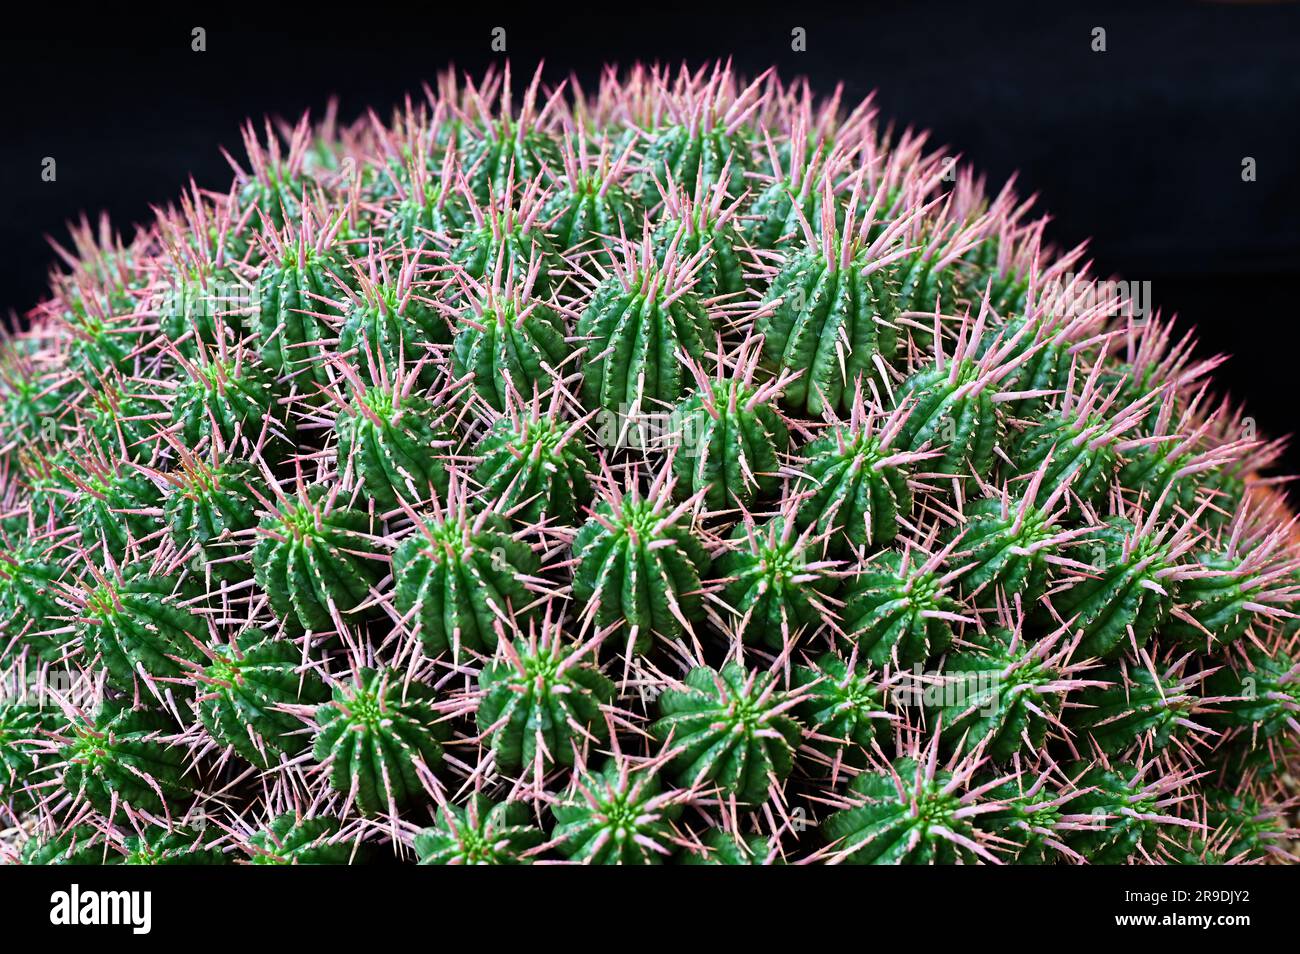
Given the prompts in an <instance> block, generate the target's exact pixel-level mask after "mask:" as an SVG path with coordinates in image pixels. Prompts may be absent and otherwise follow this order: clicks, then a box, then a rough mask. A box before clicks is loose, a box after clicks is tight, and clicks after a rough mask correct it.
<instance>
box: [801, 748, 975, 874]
mask: <svg viewBox="0 0 1300 954" xmlns="http://www.w3.org/2000/svg"><path fill="white" fill-rule="evenodd" d="M895 776H897V779H898V782H900V783H901V784H902V791H900V790H899V787H898V785H897V784H896V782H895ZM951 781H952V775H951V773H949V772H946V771H937V772H934V773H933V775H929V774H927V773H926V772H925V771H924V770H923V769H922V767H921V766H920V765H918V763H917V762H916V760H914V759H911V758H900V759H899V760H898V761H896V762H895V763H894V765H893V774H891V773H890V772H888V771H883V770H875V771H868V772H864V773H862V774H861V775H859V776H858V777H857V778H856V779H854V780H853V782H852V783H851V784H850V785H849V791H848V797H849V799H851V800H852V801H853V802H854V805H853V807H850V808H844V809H842V810H840V811H837V812H834V813H832V814H831V815H830V816H829V817H828V818H827V819H826V821H824V822H823V823H822V826H821V833H822V837H823V838H824V839H825V840H826V841H827V843H828V845H829V846H830V850H831V851H832V852H833V854H834V855H835V856H836V857H842V858H843V859H844V861H845V862H847V863H848V864H854V865H887V864H907V865H924V864H956V863H958V862H963V863H966V864H970V863H973V862H976V861H978V860H979V856H978V855H977V854H976V853H975V852H974V851H971V850H970V849H969V848H967V847H965V845H964V844H962V843H959V842H957V841H953V840H950V839H949V838H947V837H946V836H945V835H944V834H942V833H941V831H940V830H942V831H946V832H953V833H955V834H956V835H958V836H960V837H961V838H962V839H963V841H965V842H966V843H973V842H975V841H976V838H977V835H976V830H975V825H976V820H977V819H978V816H974V817H973V818H972V817H970V816H966V817H963V816H961V815H958V814H957V813H958V812H960V811H961V810H962V808H963V807H964V805H963V803H962V800H961V792H960V791H945V789H947V788H948V787H949V783H950V782H951Z"/></svg>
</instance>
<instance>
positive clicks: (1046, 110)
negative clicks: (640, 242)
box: [0, 0, 1300, 472]
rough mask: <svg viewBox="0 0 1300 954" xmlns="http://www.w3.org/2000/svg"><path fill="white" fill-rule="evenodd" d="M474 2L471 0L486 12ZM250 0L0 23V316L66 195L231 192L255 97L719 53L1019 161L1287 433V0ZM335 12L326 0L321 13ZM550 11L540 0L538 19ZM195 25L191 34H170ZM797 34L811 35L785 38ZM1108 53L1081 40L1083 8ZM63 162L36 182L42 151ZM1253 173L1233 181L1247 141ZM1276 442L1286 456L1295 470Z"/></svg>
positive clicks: (21, 303)
mask: <svg viewBox="0 0 1300 954" xmlns="http://www.w3.org/2000/svg"><path fill="white" fill-rule="evenodd" d="M481 6H482V7H483V8H484V9H487V8H488V5H487V4H482V5H481ZM491 8H492V10H494V11H495V12H491V13H486V14H484V15H481V16H473V15H469V14H465V13H455V14H453V13H449V12H447V11H446V10H444V9H442V8H441V6H440V5H439V6H436V7H435V6H433V5H430V6H428V7H422V8H417V7H415V6H408V7H404V8H397V9H395V10H392V11H389V10H385V9H384V8H383V7H382V6H381V5H379V4H376V3H364V4H360V5H357V4H348V5H347V6H346V8H344V7H343V6H342V5H339V6H338V7H337V8H336V7H335V6H334V5H330V6H329V7H326V6H323V5H322V6H321V7H320V8H318V9H312V8H309V7H307V6H302V5H300V6H298V8H297V11H296V12H295V13H293V14H292V15H288V14H286V15H284V16H281V15H279V14H275V13H271V12H268V11H267V10H264V9H262V8H261V7H259V6H257V5H247V4H241V5H238V7H233V6H231V7H227V8H226V11H225V12H220V13H219V12H215V11H214V12H210V13H209V12H201V11H200V10H199V9H198V8H195V9H194V11H193V12H184V13H181V14H178V13H176V12H170V13H167V14H163V15H146V14H139V13H132V14H125V15H123V16H122V17H119V18H114V19H103V20H99V19H87V18H86V17H85V16H84V15H82V14H79V13H75V12H72V11H66V10H65V8H63V7H61V6H60V7H54V6H50V7H49V8H48V9H46V10H41V11H37V12H38V13H40V16H39V18H33V20H32V22H31V23H29V24H27V25H22V24H13V25H9V26H7V28H6V35H5V36H4V38H3V39H0V89H3V90H4V93H3V95H4V98H5V111H6V116H5V121H4V123H3V126H2V127H0V128H2V129H3V132H2V133H0V139H3V145H2V146H0V149H2V156H0V249H3V254H0V315H2V314H6V313H9V312H10V311H12V312H15V313H18V314H22V313H23V312H25V311H26V310H27V309H28V308H30V307H31V306H32V305H33V304H35V302H36V301H37V300H38V299H39V297H40V296H41V294H42V289H43V287H44V284H45V275H46V273H47V271H48V269H49V267H50V265H51V263H52V261H53V257H52V254H51V252H50V250H49V248H48V246H47V245H46V244H45V240H44V238H43V236H44V235H45V234H50V235H54V236H55V237H59V236H60V235H61V234H62V233H63V232H64V223H65V222H67V221H68V220H69V219H71V218H73V217H75V216H77V215H79V214H80V213H81V212H82V211H83V210H84V211H86V212H89V213H91V214H97V213H98V212H99V211H100V210H101V209H103V210H107V211H108V212H109V213H110V214H111V215H112V217H113V220H114V221H115V222H116V223H117V224H118V225H119V226H120V227H122V228H124V229H126V228H129V227H130V226H131V225H132V224H133V223H136V222H140V221H146V220H148V219H149V218H150V211H149V206H150V205H151V204H161V203H166V202H168V201H170V200H172V199H173V198H174V197H175V196H176V195H177V194H178V192H179V190H180V189H181V188H182V187H183V186H184V184H185V183H186V182H187V181H188V178H189V176H190V175H191V174H192V175H194V177H195V178H196V179H197V180H198V182H199V183H200V184H201V185H204V186H210V187H217V188H222V189H224V188H226V186H227V185H228V183H229V170H228V167H227V166H226V164H225V161H224V160H223V159H222V157H221V155H220V152H219V147H220V146H223V145H224V146H226V147H227V148H229V149H231V151H232V152H237V150H238V146H239V125H240V123H241V122H242V121H243V120H244V119H245V118H247V117H260V116H261V115H262V114H264V113H268V112H269V113H274V114H281V115H286V116H291V117H296V116H297V115H298V114H300V113H301V112H302V111H303V110H304V109H308V108H310V109H312V110H313V111H317V112H319V111H320V110H321V109H322V108H323V107H324V105H325V103H326V101H327V99H328V98H329V96H330V95H331V94H334V95H337V96H338V97H339V100H340V106H341V115H342V117H343V118H344V119H350V118H352V117H355V116H356V115H357V114H358V113H360V112H361V111H362V110H363V109H364V108H365V107H366V106H367V105H373V106H374V107H376V109H378V110H379V111H380V113H381V115H383V114H386V112H387V110H388V109H389V108H390V107H391V106H392V105H393V104H394V103H395V102H397V101H399V100H400V98H401V97H402V95H403V94H404V93H405V92H406V91H408V90H418V87H419V83H420V82H421V81H423V80H426V79H431V78H432V77H433V75H434V74H435V73H436V72H437V71H438V70H440V69H442V68H443V67H444V66H446V65H447V64H448V63H451V62H454V63H455V64H456V65H457V66H459V67H462V68H465V69H469V70H475V71H477V70H480V69H481V68H482V67H483V66H484V65H486V64H487V63H488V62H490V61H492V60H493V59H496V58H497V55H496V54H493V53H492V52H491V50H490V48H489V42H490V33H491V29H492V27H494V26H503V27H505V28H506V30H507V32H508V41H509V55H510V58H511V62H512V64H513V67H514V69H515V71H516V79H520V78H521V75H526V74H530V73H531V72H532V69H533V68H534V66H535V65H536V63H537V61H538V60H539V59H544V60H545V61H546V64H547V70H548V75H549V77H550V78H551V79H559V78H561V77H562V76H564V75H566V74H567V73H568V72H569V71H570V70H572V71H574V72H575V73H576V74H577V75H578V76H579V78H581V79H583V80H587V81H590V80H592V79H593V78H594V77H595V75H596V74H597V72H598V71H599V69H600V67H601V66H602V65H603V64H605V63H607V62H622V63H627V62H630V61H632V60H635V59H644V60H660V61H664V62H669V63H677V62H679V61H680V60H682V59H687V60H689V61H690V62H692V63H695V64H698V63H700V62H703V61H705V60H706V59H710V58H713V57H720V56H721V57H726V56H729V57H732V58H733V59H734V61H735V63H736V65H737V67H738V68H739V69H740V70H741V71H743V72H747V73H750V74H753V73H757V72H759V71H760V70H762V69H763V68H765V67H767V66H769V65H773V64H774V65H776V66H778V67H779V68H780V69H781V70H782V71H783V72H784V73H785V74H786V75H795V74H804V75H807V76H808V77H809V78H810V79H811V80H812V81H813V83H814V84H815V86H816V87H818V88H820V89H823V90H825V91H827V92H829V91H830V90H831V89H833V87H834V85H835V84H836V83H837V82H839V81H844V82H845V84H846V99H848V100H850V101H851V100H855V99H857V98H858V97H861V96H863V95H865V94H866V93H867V92H869V91H870V90H872V89H876V90H878V91H879V92H878V103H879V105H880V107H881V109H882V112H883V114H884V115H885V116H886V117H892V118H894V119H896V120H897V121H898V122H900V123H903V124H912V125H916V126H919V127H923V128H929V129H932V130H933V131H934V134H935V135H934V139H933V142H935V143H936V144H940V143H947V144H950V145H951V146H952V148H953V150H954V151H955V152H960V153H962V154H963V155H964V156H965V157H966V158H967V159H969V160H970V161H972V162H973V163H974V164H975V165H976V167H977V168H980V169H982V170H984V171H986V172H987V173H988V176H989V181H990V186H991V187H992V188H997V187H998V186H1000V185H1001V184H1002V182H1003V181H1004V180H1005V179H1006V177H1007V176H1009V175H1010V174H1012V173H1013V172H1016V171H1019V183H1020V188H1021V191H1022V192H1024V193H1031V192H1036V193H1038V194H1039V196H1040V200H1039V205H1038V207H1039V208H1040V209H1041V210H1043V211H1048V212H1050V213H1051V214H1052V215H1053V216H1054V222H1053V225H1052V226H1051V228H1050V230H1049V235H1050V237H1051V238H1052V239H1054V240H1055V241H1056V242H1057V243H1058V244H1061V245H1067V246H1068V245H1074V244H1076V243H1078V242H1080V241H1083V240H1085V239H1091V240H1092V241H1091V245H1090V249H1091V254H1092V256H1093V258H1094V260H1095V262H1096V264H1097V268H1098V270H1099V271H1100V272H1101V273H1102V274H1116V275H1121V276H1123V277H1125V278H1129V279H1133V280H1138V281H1150V282H1151V283H1152V286H1151V290H1152V299H1153V301H1154V303H1155V304H1156V305H1157V306H1160V307H1162V308H1163V309H1164V310H1165V311H1166V312H1168V311H1174V312H1177V313H1178V314H1179V315H1181V317H1182V318H1183V320H1184V321H1185V322H1188V323H1191V324H1194V325H1196V326H1197V328H1198V329H1199V334H1200V338H1201V342H1202V351H1203V353H1205V354H1212V353H1217V352H1220V351H1228V352H1231V353H1232V354H1233V355H1234V357H1233V359H1232V360H1231V361H1230V362H1228V364H1227V365H1226V367H1224V368H1223V369H1221V370H1220V371H1219V373H1218V375H1217V380H1218V382H1220V384H1221V386H1222V388H1223V389H1224V390H1226V391H1228V392H1230V393H1232V394H1233V395H1236V396H1243V395H1249V397H1250V407H1251V412H1252V414H1253V415H1254V416H1255V417H1256V419H1257V420H1258V422H1259V424H1260V426H1261V427H1262V428H1263V430H1264V431H1265V432H1268V433H1272V434H1283V433H1289V432H1291V431H1292V430H1293V429H1295V427H1296V425H1295V420H1294V419H1295V414H1294V408H1295V406H1296V405H1295V399H1294V397H1293V382H1295V381H1296V380H1297V378H1300V372H1298V371H1297V369H1296V367H1295V360H1296V359H1295V351H1294V348H1293V345H1292V338H1293V337H1294V336H1293V334H1292V324H1293V320H1294V317H1295V315H1296V306H1295V302H1296V296H1297V293H1298V291H1300V288H1298V287H1297V279H1300V222H1298V221H1297V217H1298V214H1300V6H1296V5H1294V4H1290V3H1138V2H1127V3H1122V4H1110V3H1086V4H1068V5H1067V4H1064V3H1061V2H1059V0H1042V2H1039V3H1036V4H1020V3H996V2H992V3H978V2H967V3H922V2H913V3H906V2H896V3H869V2H862V0H856V2H854V3H853V4H852V8H851V9H844V10H839V11H836V10H834V8H830V9H818V8H816V7H815V6H812V5H809V4H794V3H786V4H783V5H781V6H779V7H772V8H770V9H767V10H764V9H763V8H761V7H759V6H756V5H752V4H746V5H744V6H743V7H740V6H738V7H737V8H736V9H734V10H731V11H727V10H723V9H717V8H705V7H703V6H697V5H679V4H654V3H644V2H642V3H636V4H629V3H625V2H619V3H610V4H607V5H606V6H605V7H604V8H601V7H594V8H581V7H578V6H575V5H573V4H538V5H536V6H533V7H532V8H531V11H530V12H524V11H512V10H511V9H509V8H507V7H504V6H500V5H498V4H493V5H491ZM326 11H333V12H326ZM539 11H545V12H539ZM194 26H202V27H205V28H206V29H207V34H208V35H207V43H208V49H207V52H205V53H194V52H191V50H190V29H191V28H192V27H194ZM794 26H803V27H805V28H806V29H807V31H808V51H807V52H805V53H794V52H792V51H791V50H790V31H791V28H792V27H794ZM1097 26H1100V27H1104V28H1105V29H1106V31H1107V46H1108V49H1107V52H1105V53H1094V52H1093V51H1092V50H1091V48H1090V43H1091V31H1092V28H1093V27H1097ZM44 156H52V157H54V158H55V159H56V160H57V162H58V181H57V182H55V183H44V182H42V181H41V179H40V171H41V159H42V157H44ZM1245 156H1251V157H1254V159H1255V160H1256V162H1257V167H1258V168H1257V181H1255V182H1250V183H1246V182H1243V181H1242V179H1241V162H1242V159H1243V157H1245ZM1297 464H1300V455H1298V454H1297V453H1296V452H1294V451H1293V452H1292V455H1291V457H1290V458H1289V459H1288V461H1287V470H1288V471H1291V472H1300V466H1297Z"/></svg>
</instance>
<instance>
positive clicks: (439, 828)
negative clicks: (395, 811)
mask: <svg viewBox="0 0 1300 954" xmlns="http://www.w3.org/2000/svg"><path fill="white" fill-rule="evenodd" d="M545 839H546V836H545V835H544V834H543V833H542V830H541V829H540V828H538V827H537V826H536V825H534V824H533V823H532V821H531V818H530V816H529V814H528V806H527V805H525V804H523V803H522V802H500V803H494V802H492V801H491V800H490V799H489V798H488V797H487V796H485V795H482V794H479V793H475V794H474V795H473V796H472V797H471V799H470V804H469V805H468V806H466V807H461V806H459V805H443V806H441V807H440V808H439V809H438V816H437V818H436V819H435V821H434V825H433V827H431V828H426V829H424V831H422V832H420V833H419V834H418V835H416V836H415V840H414V841H413V842H412V847H413V848H414V849H415V854H416V856H417V857H418V858H419V863H420V864H422V865H526V864H529V863H531V858H530V857H528V856H527V854H526V853H527V852H528V851H530V850H531V849H533V848H536V847H537V846H538V845H540V844H541V843H542V842H543V841H544V840H545Z"/></svg>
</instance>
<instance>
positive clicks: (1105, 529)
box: [1052, 518, 1173, 659]
mask: <svg viewBox="0 0 1300 954" xmlns="http://www.w3.org/2000/svg"><path fill="white" fill-rule="evenodd" d="M1137 533H1138V531H1137V530H1136V529H1135V528H1134V527H1133V525H1132V524H1131V523H1129V522H1128V521H1126V520H1124V519H1122V518H1113V519H1111V520H1108V521H1107V522H1106V524H1105V525H1103V526H1102V527H1100V528H1099V529H1097V530H1095V531H1093V533H1091V534H1089V536H1088V542H1087V543H1086V544H1083V546H1084V547H1086V549H1087V551H1088V553H1090V554H1091V555H1093V556H1094V559H1095V562H1094V567H1095V569H1096V573H1095V575H1089V576H1084V577H1081V578H1080V579H1079V581H1078V582H1076V583H1075V584H1074V585H1073V586H1071V587H1069V588H1068V589H1066V590H1063V591H1062V592H1060V593H1058V594H1056V595H1054V596H1053V597H1052V604H1053V606H1054V607H1055V610H1056V613H1057V615H1058V616H1059V618H1060V619H1075V624H1074V625H1075V626H1076V627H1077V628H1079V629H1082V630H1083V633H1084V636H1083V642H1082V643H1081V644H1080V646H1079V651H1080V652H1081V653H1083V655H1085V656H1097V657H1101V658H1103V659H1113V658H1115V657H1116V656H1118V655H1119V654H1120V653H1121V652H1123V651H1124V650H1125V649H1127V648H1130V646H1131V640H1130V638H1129V631H1130V629H1131V630H1132V633H1133V640H1135V641H1136V643H1137V646H1138V647H1139V648H1141V647H1142V646H1143V645H1144V644H1145V643H1146V641H1147V640H1148V639H1150V638H1151V636H1152V634H1153V633H1154V632H1156V631H1157V630H1158V629H1159V628H1160V627H1161V626H1162V625H1163V624H1164V622H1165V620H1166V619H1168V617H1169V613H1170V610H1171V609H1172V606H1173V600H1172V599H1171V598H1170V597H1169V596H1167V595H1162V593H1160V592H1158V591H1156V590H1153V589H1150V588H1149V587H1146V586H1143V585H1142V584H1143V583H1144V582H1147V583H1152V582H1156V581H1157V577H1156V573H1157V572H1159V571H1160V570H1162V569H1164V568H1165V567H1166V562H1165V559H1164V552H1165V551H1164V548H1163V546H1162V544H1161V543H1160V541H1159V540H1156V539H1152V538H1151V537H1149V536H1141V537H1136V534H1137ZM1126 551H1127V552H1126Z"/></svg>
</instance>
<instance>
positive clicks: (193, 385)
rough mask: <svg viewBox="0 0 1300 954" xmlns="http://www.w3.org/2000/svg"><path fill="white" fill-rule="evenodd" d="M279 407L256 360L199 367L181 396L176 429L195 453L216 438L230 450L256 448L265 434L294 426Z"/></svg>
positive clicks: (248, 357)
mask: <svg viewBox="0 0 1300 954" xmlns="http://www.w3.org/2000/svg"><path fill="white" fill-rule="evenodd" d="M278 402H279V388H278V386H277V384H276V381H275V379H274V378H273V377H272V375H271V373H270V371H269V370H267V369H266V368H265V367H263V366H262V365H261V364H260V363H258V362H257V361H256V360H255V359H254V358H253V357H252V356H251V355H243V356H242V357H241V359H240V360H238V361H227V360H223V359H218V360H214V361H212V362H210V363H204V364H197V365H194V371H193V373H192V374H190V375H188V376H187V377H186V378H185V380H184V381H183V382H182V384H181V386H180V388H178V389H177V391H176V395H175V398H174V400H173V403H172V411H171V415H172V423H171V429H172V431H173V432H174V433H175V434H176V435H177V436H178V437H179V438H180V439H181V440H182V441H184V443H185V445H186V446H187V447H189V448H190V449H191V450H193V449H195V448H197V447H198V446H199V445H200V443H201V442H206V441H211V440H212V439H213V436H214V435H216V436H218V437H220V439H221V442H222V444H223V445H225V446H227V447H231V446H235V445H236V444H237V443H243V444H245V445H248V446H254V445H257V444H258V443H259V442H261V440H262V434H263V431H264V429H265V432H266V433H268V434H269V435H271V436H272V437H274V436H277V435H281V434H284V433H285V429H286V428H287V427H288V426H289V425H288V423H287V420H288V419H287V418H286V417H285V415H284V413H283V411H282V410H281V408H280V405H279V403H278ZM286 436H287V435H286Z"/></svg>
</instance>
